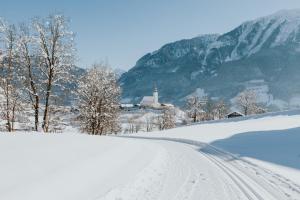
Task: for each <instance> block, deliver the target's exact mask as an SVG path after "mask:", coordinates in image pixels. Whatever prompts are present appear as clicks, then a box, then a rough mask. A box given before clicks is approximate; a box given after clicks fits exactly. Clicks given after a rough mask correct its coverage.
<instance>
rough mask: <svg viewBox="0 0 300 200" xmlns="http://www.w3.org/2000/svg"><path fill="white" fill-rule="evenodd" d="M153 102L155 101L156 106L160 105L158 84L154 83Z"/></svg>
mask: <svg viewBox="0 0 300 200" xmlns="http://www.w3.org/2000/svg"><path fill="white" fill-rule="evenodd" d="M153 100H154V104H155V105H158V90H157V87H156V83H154V89H153Z"/></svg>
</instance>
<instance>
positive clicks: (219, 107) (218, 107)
mask: <svg viewBox="0 0 300 200" xmlns="http://www.w3.org/2000/svg"><path fill="white" fill-rule="evenodd" d="M228 110H229V109H228V106H227V104H226V103H225V101H224V100H220V101H218V102H217V103H216V104H215V113H216V116H217V118H218V119H224V118H225V116H226V114H227V113H228Z"/></svg>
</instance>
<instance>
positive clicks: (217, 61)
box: [120, 10, 300, 109]
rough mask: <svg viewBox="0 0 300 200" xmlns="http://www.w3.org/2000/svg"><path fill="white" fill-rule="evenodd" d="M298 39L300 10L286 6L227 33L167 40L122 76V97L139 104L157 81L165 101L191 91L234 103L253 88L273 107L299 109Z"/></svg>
mask: <svg viewBox="0 0 300 200" xmlns="http://www.w3.org/2000/svg"><path fill="white" fill-rule="evenodd" d="M299 42H300V10H283V11H279V12H277V13H275V14H273V15H270V16H267V17H262V18H258V19H256V20H253V21H248V22H245V23H243V24H241V25H240V26H238V27H237V28H235V29H233V30H232V31H230V32H228V33H225V34H222V35H218V34H208V35H201V36H198V37H195V38H192V39H185V40H180V41H177V42H173V43H170V44H166V45H164V46H163V47H161V48H160V49H159V50H157V51H154V52H152V53H148V54H146V55H145V56H143V57H142V58H141V59H139V60H138V61H137V63H136V65H135V66H134V67H133V68H132V69H130V70H129V71H128V72H127V73H124V74H123V75H122V77H121V78H120V83H121V86H122V88H123V100H124V101H133V102H138V101H139V100H140V99H141V98H142V96H144V95H149V94H151V91H152V88H153V84H154V83H156V85H157V86H158V89H159V91H160V101H162V102H172V103H175V104H178V105H183V104H184V101H185V99H186V97H187V96H189V95H191V94H195V95H199V96H204V95H207V96H210V97H213V98H223V99H225V100H227V101H228V102H230V101H231V102H232V100H233V99H234V97H235V96H237V95H238V94H239V93H240V92H241V91H243V90H245V89H247V88H250V89H253V90H255V91H256V92H257V94H258V96H259V100H260V102H261V103H264V104H266V105H268V106H269V107H271V108H272V109H284V108H287V107H297V106H298V104H299V105H300V43H299ZM298 99H299V101H298Z"/></svg>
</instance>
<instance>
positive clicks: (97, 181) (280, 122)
mask: <svg viewBox="0 0 300 200" xmlns="http://www.w3.org/2000/svg"><path fill="white" fill-rule="evenodd" d="M296 114H297V115H292V114H289V113H288V114H287V115H286V114H285V115H276V116H267V117H264V118H258V119H248V120H241V121H224V122H219V123H208V124H202V125H196V126H187V127H181V128H176V129H171V130H168V131H161V132H154V133H141V134H136V135H134V137H133V136H131V137H125V136H122V137H109V136H108V137H106V136H89V135H85V134H78V133H70V132H69V133H64V134H33V133H16V134H9V133H3V134H0V199H1V200H19V199H22V200H40V199H43V200H48V199H49V200H53V199H55V200H69V199H70V200H82V199H84V200H249V199H250V200H299V199H300V165H299V162H300V161H299V158H300V149H299V143H298V141H300V128H299V126H300V123H299V122H300V114H298V113H296ZM262 131H263V132H262ZM75 132H76V131H75ZM209 144H214V146H212V145H209ZM215 146H217V147H218V148H216V147H215ZM219 148H222V149H226V150H227V151H230V152H233V153H235V155H233V154H231V153H228V152H225V151H223V150H220V149H219ZM274 152H275V153H274Z"/></svg>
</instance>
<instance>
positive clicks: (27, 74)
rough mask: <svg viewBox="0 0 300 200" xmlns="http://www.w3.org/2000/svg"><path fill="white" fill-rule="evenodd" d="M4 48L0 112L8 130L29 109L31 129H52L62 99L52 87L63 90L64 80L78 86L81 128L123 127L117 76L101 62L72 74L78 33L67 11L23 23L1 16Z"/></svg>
mask: <svg viewBox="0 0 300 200" xmlns="http://www.w3.org/2000/svg"><path fill="white" fill-rule="evenodd" d="M0 50H1V51H0V94H1V98H0V111H1V118H2V119H3V120H4V121H5V129H6V130H7V131H8V132H12V131H14V130H15V122H16V115H17V113H19V112H23V111H24V110H25V108H28V107H30V109H31V113H33V115H34V117H33V118H34V120H33V121H34V122H33V125H32V130H34V131H43V132H49V131H50V129H49V126H50V123H51V120H54V119H55V116H52V117H51V116H50V114H55V113H56V111H55V109H56V106H57V102H58V101H59V100H60V98H63V97H62V96H57V95H55V94H54V92H53V90H54V88H55V87H58V88H60V89H62V90H64V89H65V88H63V87H64V84H63V83H70V82H76V83H77V85H78V90H77V91H75V92H76V93H77V96H78V99H76V102H77V104H78V108H79V117H78V118H79V119H80V120H79V121H80V127H81V129H82V130H83V131H85V132H88V133H91V134H104V133H108V132H116V131H118V128H119V127H118V126H117V125H116V124H118V123H117V119H118V116H117V115H118V112H117V109H118V106H119V97H120V88H119V86H118V85H117V78H116V76H115V74H114V73H113V72H112V70H110V69H109V68H107V67H104V66H103V65H100V64H98V65H94V66H93V67H92V68H91V69H89V70H87V72H86V73H85V74H84V75H83V76H82V77H81V78H79V80H74V77H73V76H72V75H71V73H70V72H71V70H72V69H74V67H75V65H74V62H75V60H76V48H75V43H74V33H73V32H72V31H71V30H70V27H69V20H68V19H67V18H66V17H65V16H64V15H59V14H54V15H49V16H47V17H44V18H41V17H35V18H33V19H32V20H30V21H29V22H26V23H25V22H24V23H21V24H20V25H15V24H10V23H8V22H7V21H5V20H3V19H1V20H0ZM53 110H54V111H53ZM40 115H41V116H40ZM27 118H29V116H27Z"/></svg>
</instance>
